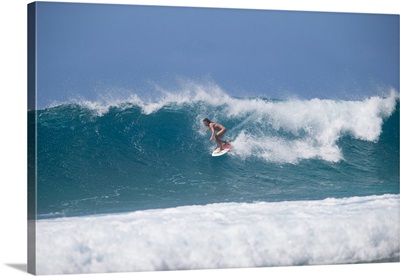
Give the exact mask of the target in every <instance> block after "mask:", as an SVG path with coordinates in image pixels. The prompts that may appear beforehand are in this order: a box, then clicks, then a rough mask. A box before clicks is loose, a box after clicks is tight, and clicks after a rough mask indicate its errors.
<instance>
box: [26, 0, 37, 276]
mask: <svg viewBox="0 0 400 276" xmlns="http://www.w3.org/2000/svg"><path fill="white" fill-rule="evenodd" d="M27 17H28V20H27V31H28V32H27V35H28V37H27V44H28V45H27V46H28V48H27V50H28V52H27V54H28V64H27V69H28V70H27V78H28V82H27V86H28V87H27V90H28V91H27V92H28V95H27V96H28V106H27V117H28V118H27V128H28V129H27V133H28V137H27V138H28V156H27V167H28V168H27V169H28V181H27V182H28V183H27V186H28V187H27V190H28V191H27V197H28V199H27V200H28V210H27V214H28V217H27V219H28V223H27V225H28V229H27V235H28V244H27V247H28V248H27V253H28V254H27V255H28V256H27V259H28V265H27V270H28V271H27V272H28V273H30V274H36V164H37V163H36V112H37V111H36V110H37V109H36V3H35V2H33V3H29V4H28V5H27Z"/></svg>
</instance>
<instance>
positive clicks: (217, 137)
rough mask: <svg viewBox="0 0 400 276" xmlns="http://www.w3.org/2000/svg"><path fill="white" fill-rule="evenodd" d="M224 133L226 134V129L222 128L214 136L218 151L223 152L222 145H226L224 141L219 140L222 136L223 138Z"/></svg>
mask: <svg viewBox="0 0 400 276" xmlns="http://www.w3.org/2000/svg"><path fill="white" fill-rule="evenodd" d="M225 132H226V128H223V129H221V130H220V131H218V133H217V135H215V140H217V143H218V145H219V149H220V150H223V149H224V145H223V144H226V141H223V140H221V138H222V136H224V134H225Z"/></svg>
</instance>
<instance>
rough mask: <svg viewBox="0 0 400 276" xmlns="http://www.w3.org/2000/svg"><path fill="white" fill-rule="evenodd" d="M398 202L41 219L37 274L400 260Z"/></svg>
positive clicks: (394, 198) (377, 199)
mask: <svg viewBox="0 0 400 276" xmlns="http://www.w3.org/2000/svg"><path fill="white" fill-rule="evenodd" d="M398 211H399V196H398V195H383V196H368V197H352V198H344V199H332V198H331V199H325V200H316V201H291V202H274V203H265V202H260V203H251V204H246V203H219V204H209V205H205V206H185V207H178V208H169V209H162V210H145V211H138V212H133V213H128V214H119V215H115V214H113V215H103V216H85V217H73V218H58V219H48V220H39V221H38V222H37V224H36V228H37V246H36V249H37V254H36V255H37V264H38V265H37V273H38V274H64V273H65V274H67V273H68V274H69V273H74V274H76V273H93V272H94V273H96V272H97V273H100V272H101V273H104V272H126V271H147V270H177V269H202V268H208V269H210V268H235V267H257V266H288V265H322V264H342V263H360V262H371V261H386V262H388V261H397V262H398V261H399V257H400V252H399V212H398Z"/></svg>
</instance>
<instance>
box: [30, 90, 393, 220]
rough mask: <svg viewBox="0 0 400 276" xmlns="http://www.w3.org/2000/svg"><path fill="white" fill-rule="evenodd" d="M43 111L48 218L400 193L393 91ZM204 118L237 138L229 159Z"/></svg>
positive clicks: (180, 97) (43, 205)
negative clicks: (346, 97) (350, 97)
mask: <svg viewBox="0 0 400 276" xmlns="http://www.w3.org/2000/svg"><path fill="white" fill-rule="evenodd" d="M36 112H37V151H38V155H37V156H38V159H37V181H38V189H37V195H38V202H37V210H38V214H39V218H49V217H60V216H81V215H90V214H99V213H113V212H127V211H135V210H145V209H154V208H169V207H176V206H183V205H197V204H201V205H205V204H212V203H223V202H248V203H251V202H258V201H268V202H272V201H284V200H320V199H324V198H327V197H337V198H341V197H351V196H368V195H382V194H385V193H390V194H397V193H399V182H398V177H399V100H398V93H397V92H393V91H392V92H391V93H390V95H389V96H387V97H371V98H367V99H365V100H360V101H339V100H324V99H312V100H298V99H291V100H283V101H282V100H268V99H260V98H234V97H231V96H228V95H227V94H225V93H224V92H223V91H222V90H221V89H219V88H218V87H199V86H196V87H191V88H190V89H187V90H185V91H180V92H179V93H178V92H176V93H167V92H166V93H164V96H163V97H162V98H160V99H158V100H156V101H145V100H143V99H140V98H139V97H137V96H136V95H134V96H131V97H130V98H128V99H124V100H119V101H115V100H113V101H111V100H108V101H102V102H101V101H99V102H90V101H84V100H81V101H72V102H69V103H62V104H58V105H54V106H52V107H49V108H46V109H43V110H38V111H36ZM29 115H30V116H34V113H33V111H31V112H30V114H29ZM205 117H208V118H210V119H211V120H213V121H216V122H219V123H221V124H223V125H224V126H225V127H227V129H228V132H227V134H226V135H225V138H227V140H230V141H231V142H232V144H233V146H234V148H233V149H232V150H231V151H230V152H229V153H228V154H226V155H224V156H222V157H219V158H213V157H211V152H212V150H213V149H214V148H215V147H216V145H215V143H213V142H210V141H209V138H210V135H211V133H210V131H208V130H207V129H205V127H204V126H203V125H202V119H203V118H205Z"/></svg>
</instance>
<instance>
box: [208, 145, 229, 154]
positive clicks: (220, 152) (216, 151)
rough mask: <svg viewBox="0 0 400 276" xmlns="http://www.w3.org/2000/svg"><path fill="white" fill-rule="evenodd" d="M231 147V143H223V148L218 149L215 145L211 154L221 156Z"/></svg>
mask: <svg viewBox="0 0 400 276" xmlns="http://www.w3.org/2000/svg"><path fill="white" fill-rule="evenodd" d="M231 148H232V145H224V149H223V150H220V149H219V147H217V148H216V149H215V150H214V151H213V153H212V154H211V155H212V156H221V155H224V154H225V153H227V152H228V151H229V150H230V149H231Z"/></svg>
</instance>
